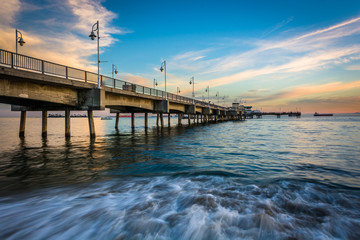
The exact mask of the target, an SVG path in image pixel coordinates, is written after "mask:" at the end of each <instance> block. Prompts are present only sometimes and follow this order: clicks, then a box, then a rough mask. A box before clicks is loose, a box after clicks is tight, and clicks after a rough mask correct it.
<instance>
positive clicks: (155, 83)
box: [153, 78, 158, 89]
mask: <svg viewBox="0 0 360 240" xmlns="http://www.w3.org/2000/svg"><path fill="white" fill-rule="evenodd" d="M153 83H154V89H155V87H156V86H157V85H158V84H157V81H156V79H155V78H154V81H153Z"/></svg>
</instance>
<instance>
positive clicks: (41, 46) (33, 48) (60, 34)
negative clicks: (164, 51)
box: [0, 0, 130, 70]
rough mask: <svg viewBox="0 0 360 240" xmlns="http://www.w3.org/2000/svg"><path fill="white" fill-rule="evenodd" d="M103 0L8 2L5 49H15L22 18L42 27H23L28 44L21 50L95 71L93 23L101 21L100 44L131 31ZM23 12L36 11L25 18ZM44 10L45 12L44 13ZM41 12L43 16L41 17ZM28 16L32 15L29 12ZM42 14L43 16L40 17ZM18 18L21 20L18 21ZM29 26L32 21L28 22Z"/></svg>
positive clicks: (3, 16) (3, 15) (0, 16)
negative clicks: (117, 22) (120, 24)
mask: <svg viewBox="0 0 360 240" xmlns="http://www.w3.org/2000/svg"><path fill="white" fill-rule="evenodd" d="M101 3H102V1H100V0H76V1H75V0H67V1H59V2H48V3H46V4H43V5H31V6H32V7H29V3H25V2H20V1H18V0H13V1H5V5H6V6H5V7H4V5H2V8H1V9H0V20H1V21H0V22H1V24H2V28H1V30H0V31H2V38H1V39H0V44H1V46H2V48H5V49H9V50H13V48H14V46H13V45H14V44H13V43H14V40H13V39H14V33H13V32H14V30H13V28H14V26H19V25H21V24H18V23H20V20H21V21H26V22H31V23H33V24H37V25H38V26H39V27H38V28H35V27H33V28H31V29H30V28H29V29H21V32H22V33H23V35H24V40H25V41H26V44H25V45H24V46H23V47H22V48H21V49H20V52H21V53H24V54H28V55H31V56H34V57H39V58H43V59H47V60H49V61H54V62H58V63H62V64H66V65H71V66H75V67H78V68H85V69H88V70H95V68H96V67H95V63H91V62H90V61H89V58H90V57H91V56H92V55H94V54H96V47H95V46H96V45H95V44H96V43H95V42H94V41H91V40H90V39H89V38H88V35H89V34H90V31H91V26H92V25H93V24H94V23H95V22H96V21H97V20H99V21H100V37H101V42H100V46H101V47H102V48H104V47H108V46H110V45H111V44H114V42H116V39H115V38H114V37H113V35H114V34H126V33H129V32H130V31H128V30H125V29H121V28H119V27H116V26H114V25H113V24H112V21H113V20H114V19H115V18H116V17H117V15H116V14H115V13H113V12H111V11H109V10H108V9H106V8H105V7H104V6H103V5H102V4H101ZM22 11H28V12H31V11H36V13H37V14H33V15H31V18H26V19H24V18H23V16H22V15H20V13H21V12H22ZM40 13H41V14H40ZM40 15H41V17H40ZM25 16H28V15H25ZM36 16H39V17H36ZM16 20H18V21H16ZM27 25H28V26H29V25H30V26H31V24H27Z"/></svg>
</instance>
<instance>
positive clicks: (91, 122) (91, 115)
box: [87, 110, 119, 138]
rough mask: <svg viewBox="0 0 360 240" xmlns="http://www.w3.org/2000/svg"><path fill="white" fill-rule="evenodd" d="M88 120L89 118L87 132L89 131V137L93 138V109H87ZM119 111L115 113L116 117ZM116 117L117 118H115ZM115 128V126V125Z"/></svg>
mask: <svg viewBox="0 0 360 240" xmlns="http://www.w3.org/2000/svg"><path fill="white" fill-rule="evenodd" d="M87 112H88V120H89V132H90V137H91V138H95V136H96V135H95V124H94V115H93V111H92V110H88V111H87ZM118 114H119V113H117V114H116V117H117V115H118ZM117 119H118V118H117ZM116 129H117V126H116Z"/></svg>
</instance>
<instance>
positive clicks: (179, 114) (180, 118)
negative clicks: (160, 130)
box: [178, 113, 182, 127]
mask: <svg viewBox="0 0 360 240" xmlns="http://www.w3.org/2000/svg"><path fill="white" fill-rule="evenodd" d="M181 120H182V114H181V113H178V126H179V127H181V126H182V122H181Z"/></svg>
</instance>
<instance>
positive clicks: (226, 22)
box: [0, 0, 360, 113]
mask: <svg viewBox="0 0 360 240" xmlns="http://www.w3.org/2000/svg"><path fill="white" fill-rule="evenodd" d="M0 5H1V6H2V7H1V8H0V34H1V38H0V48H1V49H5V50H9V51H15V29H16V28H17V29H19V30H20V31H21V33H22V35H23V38H24V40H25V42H26V43H25V45H24V46H22V47H19V53H21V54H25V55H29V56H33V57H37V58H41V59H45V60H48V61H52V62H56V63H60V64H64V65H68V66H72V67H77V68H81V69H86V70H89V71H94V72H96V71H97V65H96V60H97V55H96V54H97V48H96V41H92V40H91V39H90V38H89V37H88V35H89V34H90V32H91V27H92V25H93V24H94V23H95V22H96V21H97V20H99V22H100V51H101V53H100V60H101V61H102V62H101V64H100V65H101V70H100V73H101V74H103V75H109V76H111V74H112V64H115V65H116V67H117V70H118V74H117V75H115V76H116V78H118V79H123V80H126V81H129V82H133V83H137V84H141V85H145V86H148V87H152V86H153V79H154V78H155V79H156V81H157V83H158V86H157V88H158V89H162V90H163V89H164V74H163V73H161V72H160V71H159V68H160V64H161V62H162V61H164V60H166V62H167V90H168V91H169V92H173V93H176V90H177V88H179V89H180V91H181V92H180V94H181V95H185V96H189V97H190V96H191V95H192V85H190V84H189V81H190V78H191V77H194V79H195V97H196V98H197V99H200V100H201V99H207V93H206V92H205V89H206V88H207V86H209V89H210V100H211V101H212V102H214V103H219V104H220V105H225V106H229V105H230V104H231V103H232V102H241V103H243V104H245V105H251V106H253V109H259V110H262V111H279V110H282V111H283V110H286V111H295V110H301V111H302V112H303V113H313V112H315V111H316V112H331V113H348V112H360V1H358V0H351V1H350V0H342V1H338V0H336V1H333V0H327V1H320V0H319V1H317V0H312V1H308V0H302V1H295V0H289V1H276V0H272V1H265V0H262V1H260V0H241V1H240V0H239V1H235V0H234V1H227V0H222V1H219V0H217V1H212V0H204V1H196V0H192V1H187V0H182V1H176V0H172V1H169V0H168V1H162V0H159V1H157V0H153V1H149V0H138V1H124V0H117V1H116V0H106V1H99V0H63V1H56V0H21V1H20V0H11V1H9V0H0ZM216 95H218V96H219V97H216Z"/></svg>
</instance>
